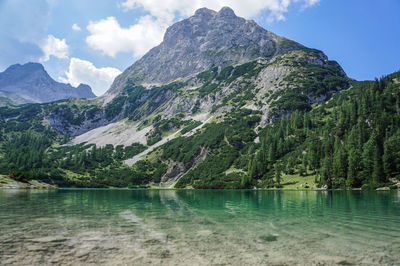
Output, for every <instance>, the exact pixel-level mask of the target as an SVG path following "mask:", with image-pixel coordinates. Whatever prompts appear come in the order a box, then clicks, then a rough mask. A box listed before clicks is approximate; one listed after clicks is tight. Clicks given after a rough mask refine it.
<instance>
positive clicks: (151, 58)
mask: <svg viewBox="0 0 400 266" xmlns="http://www.w3.org/2000/svg"><path fill="white" fill-rule="evenodd" d="M302 47H303V46H301V45H300V44H298V43H295V42H293V41H290V40H287V39H285V38H282V37H279V36H277V35H275V34H273V33H271V32H269V31H267V30H265V29H263V28H262V27H260V26H259V25H257V24H256V23H255V22H254V21H252V20H245V19H243V18H240V17H237V16H236V15H235V13H234V12H233V10H232V9H230V8H228V7H224V8H222V9H221V10H220V11H219V12H215V11H212V10H209V9H207V8H202V9H199V10H197V11H196V13H195V14H194V16H192V17H189V18H188V19H184V20H182V21H180V22H177V23H175V24H174V25H172V26H171V27H169V28H168V29H167V31H166V33H165V35H164V40H163V42H162V43H161V44H160V45H159V46H157V47H155V48H153V49H151V50H150V51H149V52H148V53H147V54H146V55H144V56H143V57H142V58H141V59H140V60H139V61H137V62H136V63H134V64H133V65H132V66H131V67H129V68H128V69H127V70H126V71H125V72H124V73H122V74H121V75H120V76H118V77H117V78H116V79H115V81H114V83H113V85H112V86H111V88H110V90H109V91H108V93H109V94H114V95H115V94H117V93H119V92H120V91H121V90H122V89H123V88H124V86H125V84H126V82H127V81H128V79H130V80H131V81H134V82H136V83H150V84H154V83H165V82H169V81H172V80H175V79H177V78H181V77H187V76H190V75H193V74H195V73H199V72H201V71H204V70H207V69H209V68H210V67H212V66H226V65H231V64H240V63H244V62H247V61H249V60H251V59H254V58H259V57H262V58H271V57H272V56H274V55H276V54H278V53H280V52H284V51H287V50H291V49H299V48H302Z"/></svg>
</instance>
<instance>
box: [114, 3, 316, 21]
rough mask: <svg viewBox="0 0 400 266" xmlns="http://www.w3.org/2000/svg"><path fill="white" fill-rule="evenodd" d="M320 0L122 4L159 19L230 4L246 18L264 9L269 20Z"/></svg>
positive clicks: (278, 18)
mask: <svg viewBox="0 0 400 266" xmlns="http://www.w3.org/2000/svg"><path fill="white" fill-rule="evenodd" d="M319 1H320V0H246V1H243V0H192V1H176V0H164V1H158V0H125V1H124V2H122V3H121V6H122V7H123V8H124V9H125V10H131V9H138V8H142V9H144V10H146V11H148V12H149V13H150V14H151V15H152V16H154V17H157V18H159V19H164V20H167V21H171V22H172V20H173V19H174V18H175V16H176V14H179V16H182V17H187V16H190V15H192V14H193V13H194V11H195V10H197V9H198V8H201V7H207V8H210V9H213V10H220V9H221V8H222V7H224V6H229V7H231V8H232V9H233V10H235V12H236V14H237V15H239V16H242V17H245V18H253V17H256V16H257V15H259V14H260V12H262V11H267V12H269V20H270V21H273V20H284V19H285V16H284V14H285V13H286V12H288V8H289V6H290V5H292V4H293V3H302V4H303V6H304V7H310V6H312V5H315V4H317V3H318V2H319Z"/></svg>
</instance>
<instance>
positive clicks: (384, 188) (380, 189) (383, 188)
mask: <svg viewBox="0 0 400 266" xmlns="http://www.w3.org/2000/svg"><path fill="white" fill-rule="evenodd" d="M376 190H378V191H386V190H389V187H379V188H377V189H376Z"/></svg>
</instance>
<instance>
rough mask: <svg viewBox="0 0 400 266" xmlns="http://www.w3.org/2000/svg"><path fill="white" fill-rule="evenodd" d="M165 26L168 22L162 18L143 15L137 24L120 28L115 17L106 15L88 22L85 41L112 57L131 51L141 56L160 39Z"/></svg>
mask: <svg viewBox="0 0 400 266" xmlns="http://www.w3.org/2000/svg"><path fill="white" fill-rule="evenodd" d="M167 27H168V23H165V22H163V21H162V20H158V19H154V18H152V17H151V16H143V17H141V18H140V19H139V21H138V23H137V24H135V25H132V26H130V27H129V28H122V27H121V26H120V25H119V23H118V21H117V20H116V19H115V17H108V18H106V19H103V20H100V21H97V22H93V21H91V22H90V23H89V25H88V26H87V29H88V31H89V32H90V35H89V36H88V37H87V38H86V43H87V44H88V45H89V47H91V48H93V49H95V50H99V51H102V52H103V53H104V54H106V55H108V56H112V57H114V56H115V55H116V54H117V53H119V52H132V53H133V54H134V56H141V55H144V54H145V53H146V52H147V51H148V50H149V49H150V48H152V47H153V46H155V45H157V44H159V43H160V42H161V41H162V38H163V34H164V32H165V30H166V28H167Z"/></svg>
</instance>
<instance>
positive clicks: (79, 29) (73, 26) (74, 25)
mask: <svg viewBox="0 0 400 266" xmlns="http://www.w3.org/2000/svg"><path fill="white" fill-rule="evenodd" d="M72 30H73V31H81V30H82V29H81V27H79V25H78V24H76V23H75V24H73V25H72Z"/></svg>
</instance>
